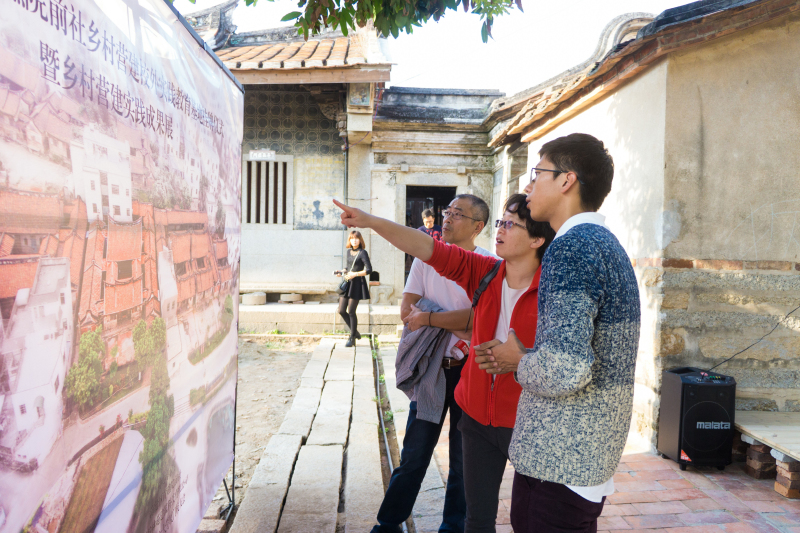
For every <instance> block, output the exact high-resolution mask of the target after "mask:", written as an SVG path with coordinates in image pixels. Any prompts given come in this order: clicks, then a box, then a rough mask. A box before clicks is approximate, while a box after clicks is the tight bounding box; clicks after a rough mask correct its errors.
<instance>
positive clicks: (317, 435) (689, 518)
mask: <svg viewBox="0 0 800 533" xmlns="http://www.w3.org/2000/svg"><path fill="white" fill-rule="evenodd" d="M334 343H335V346H334ZM340 344H341V342H338V341H337V342H335V341H333V340H330V339H326V340H323V341H322V342H320V344H319V345H318V346H316V347H315V348H314V353H313V355H312V357H311V360H310V361H309V362H308V364H307V366H306V367H305V370H304V371H303V375H302V377H301V378H300V387H299V389H297V393H296V395H295V398H294V401H293V403H292V407H291V409H290V410H289V411H288V412H287V413H286V416H285V419H284V422H283V424H282V425H281V428H280V430H279V431H278V433H277V434H275V435H273V437H272V439H270V441H269V443H262V445H266V446H265V449H264V452H263V455H262V457H261V459H260V462H259V464H258V466H257V467H256V468H255V473H254V475H253V478H252V479H251V481H250V483H249V485H248V487H247V488H246V490H245V494H244V501H243V503H242V505H241V507H240V509H239V511H238V514H237V516H236V519H235V522H234V524H233V526H232V528H231V532H232V533H255V532H261V531H276V530H277V531H278V532H285V533H294V532H298V533H299V532H305V531H320V532H323V531H324V532H330V533H334V532H340V531H341V532H344V533H347V532H349V531H353V532H357V531H367V530H369V528H370V526H371V525H372V524H374V523H375V522H374V520H375V515H376V514H377V511H378V507H379V506H380V503H381V499H382V489H383V481H382V479H381V473H380V469H381V467H380V451H379V450H380V446H382V443H381V442H380V440H379V431H378V428H379V426H378V419H377V415H378V413H377V409H376V403H375V402H374V401H373V399H374V397H375V388H374V387H375V375H374V366H373V361H372V356H371V351H370V348H369V346H368V342H365V341H363V340H362V341H359V346H358V347H357V348H355V349H353V348H349V349H345V348H342V347H340ZM395 350H396V347H395V346H392V345H388V346H387V345H383V346H381V348H380V351H379V355H380V357H381V359H382V363H383V372H384V378H385V382H386V384H387V385H388V386H387V389H388V396H389V401H390V404H391V407H390V408H391V410H392V411H393V416H394V423H395V430H396V432H397V435H398V438H399V439H400V440H401V442H402V437H403V434H404V432H403V429H404V428H405V421H406V419H407V416H408V398H407V397H406V396H405V395H404V394H403V393H401V392H400V391H398V390H397V389H396V388H394V387H393V384H394V380H395V376H394V357H395V355H396V351H395ZM240 400H241V401H243V400H245V398H240ZM448 430H449V420H447V421H446V426H445V428H443V431H442V436H441V439H440V441H439V444H438V446H437V448H436V453H435V457H436V461H435V462H433V463H432V464H431V466H430V467H429V469H428V472H427V474H426V476H425V480H424V481H423V485H422V489H421V491H420V494H419V497H418V498H417V504H416V506H415V508H414V511H413V513H412V517H411V518H412V521H413V524H414V527H415V529H416V531H417V533H427V532H435V531H437V530H438V527H439V524H440V522H441V512H442V506H443V503H444V492H445V483H446V478H447V470H448V466H449V465H448V462H447V461H448V459H447V457H448V455H447V445H448V442H447V435H448ZM743 466H744V463H737V464H734V465H731V466H729V467H727V468H726V469H725V470H724V471H719V470H717V469H716V468H709V469H702V470H698V469H694V468H691V467H690V468H689V469H688V470H686V471H681V470H680V468H679V466H678V465H677V464H676V463H674V462H672V461H669V460H666V459H662V458H661V457H658V456H657V455H654V454H650V453H626V454H624V455H623V457H622V462H621V463H620V465H619V468H618V469H617V473H616V474H615V476H614V481H615V485H616V492H615V493H614V494H613V495H611V496H610V497H609V498H608V500H607V502H606V505H605V507H604V510H603V515H602V517H601V518H600V520H599V524H598V525H599V531H630V532H633V531H648V532H668V533H686V532H695V533H722V532H737V533H747V532H760V533H800V500H789V499H787V498H784V497H783V496H781V495H779V494H778V493H777V492H775V491H774V490H773V485H774V483H775V482H774V480H755V479H753V478H751V477H749V476H747V475H746V474H745V473H744V471H743ZM513 475H514V471H513V469H512V468H511V465H510V464H509V465H508V466H507V468H506V471H505V474H504V479H503V484H502V486H501V489H500V503H499V506H498V513H497V531H498V533H510V532H511V531H512V528H511V525H510V516H509V510H510V507H511V483H512V479H513Z"/></svg>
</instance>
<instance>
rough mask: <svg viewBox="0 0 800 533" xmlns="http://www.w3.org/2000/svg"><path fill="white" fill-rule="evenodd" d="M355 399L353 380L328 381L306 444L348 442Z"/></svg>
mask: <svg viewBox="0 0 800 533" xmlns="http://www.w3.org/2000/svg"><path fill="white" fill-rule="evenodd" d="M352 399H353V382H352V381H327V382H325V388H324V389H322V397H321V399H320V401H319V409H317V415H316V416H315V417H314V423H313V425H312V426H311V434H310V435H309V436H308V440H307V441H306V445H311V444H317V445H331V444H341V445H342V446H344V445H345V444H346V443H347V433H348V431H349V429H350V412H351V408H352Z"/></svg>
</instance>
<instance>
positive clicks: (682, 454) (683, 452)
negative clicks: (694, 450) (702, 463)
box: [681, 450, 692, 463]
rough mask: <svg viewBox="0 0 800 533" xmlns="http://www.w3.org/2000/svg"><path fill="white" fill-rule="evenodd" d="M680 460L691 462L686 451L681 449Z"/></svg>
mask: <svg viewBox="0 0 800 533" xmlns="http://www.w3.org/2000/svg"><path fill="white" fill-rule="evenodd" d="M681 461H689V462H690V463H691V462H692V460H691V458H690V457H689V456H688V455H686V452H685V451H683V450H681Z"/></svg>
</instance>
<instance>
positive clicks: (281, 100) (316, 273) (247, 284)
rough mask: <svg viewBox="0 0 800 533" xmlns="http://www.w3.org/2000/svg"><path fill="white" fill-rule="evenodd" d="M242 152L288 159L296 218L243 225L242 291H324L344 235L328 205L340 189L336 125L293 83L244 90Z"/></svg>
mask: <svg viewBox="0 0 800 533" xmlns="http://www.w3.org/2000/svg"><path fill="white" fill-rule="evenodd" d="M244 113H245V117H244V118H245V125H244V126H245V128H244V129H245V131H244V142H243V146H242V152H243V153H244V154H246V153H247V152H249V150H255V149H267V150H274V151H275V152H276V153H277V154H279V155H282V156H292V158H293V160H292V176H293V180H294V188H293V193H294V197H293V198H291V199H290V201H291V202H292V206H293V209H292V212H293V220H292V221H291V223H290V224H285V225H283V224H247V223H245V224H242V263H241V287H242V290H244V291H248V290H272V291H281V292H286V291H289V290H295V291H298V292H314V291H323V290H325V289H326V288H327V289H332V288H333V287H334V286H335V285H336V278H335V277H333V276H332V275H331V272H332V271H333V270H336V269H339V268H341V262H342V246H343V245H342V243H343V240H342V231H341V228H342V226H341V224H340V223H339V214H338V209H336V208H335V206H334V205H333V203H332V202H331V200H332V199H333V198H342V196H343V192H344V166H345V165H344V154H343V153H342V150H341V145H342V140H341V138H340V137H339V132H338V129H337V127H336V123H335V122H334V121H332V120H330V119H328V118H326V117H325V116H324V115H323V114H322V111H321V109H320V107H319V105H318V104H317V102H316V101H315V99H314V97H313V96H312V95H311V94H310V93H309V92H308V91H307V90H306V89H304V88H303V87H300V86H294V85H280V86H252V85H250V86H247V87H246V91H245V109H244Z"/></svg>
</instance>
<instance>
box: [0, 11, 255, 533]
mask: <svg viewBox="0 0 800 533" xmlns="http://www.w3.org/2000/svg"><path fill="white" fill-rule="evenodd" d="M0 6H2V9H0V13H2V15H0V311H2V327H0V532H3V533H5V532H12V533H18V532H20V531H25V532H49V533H55V532H61V533H72V532H80V533H89V532H92V531H97V532H103V533H112V532H113V533H145V532H147V533H151V532H169V533H173V532H174V533H178V532H181V533H190V532H194V531H195V530H196V528H197V525H198V523H199V522H200V520H201V518H202V516H203V514H204V512H205V510H206V509H207V507H208V505H209V504H210V502H211V498H212V497H213V495H214V493H215V491H216V489H217V487H218V486H219V485H220V483H221V481H222V477H223V475H224V474H225V472H226V471H227V469H228V468H229V466H230V463H231V460H232V458H233V432H234V415H235V393H236V368H237V366H236V357H237V338H236V337H237V332H236V327H235V325H236V323H237V312H238V311H237V305H236V304H237V302H238V275H239V272H238V268H239V267H238V265H239V246H240V222H239V221H240V202H239V195H240V180H239V176H240V166H241V159H242V157H241V141H242V116H243V95H242V93H241V91H240V89H239V88H238V87H237V86H236V84H235V83H234V82H233V81H232V80H231V79H230V78H229V77H228V75H227V73H226V71H224V70H223V68H222V67H221V66H220V65H219V64H218V63H216V62H215V61H214V58H213V57H212V56H210V55H209V54H208V53H207V52H206V51H205V50H204V49H203V48H202V46H201V45H199V44H198V43H197V41H195V39H194V38H193V36H192V35H191V33H190V32H189V30H187V29H186V28H185V27H184V26H183V25H182V23H181V21H180V20H179V19H178V17H177V16H176V15H175V14H174V13H173V12H172V10H171V9H170V7H169V6H168V5H166V4H165V3H164V2H163V0H0Z"/></svg>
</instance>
